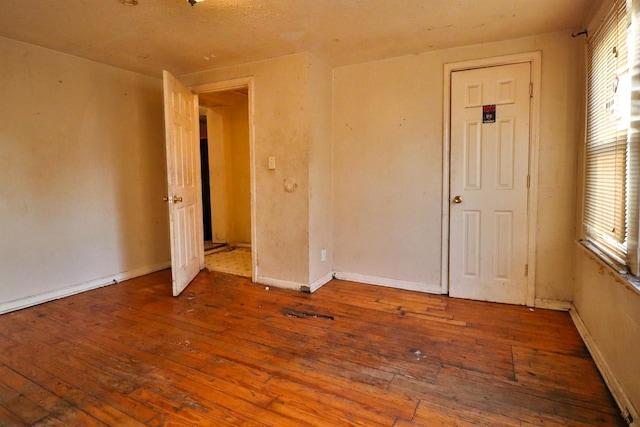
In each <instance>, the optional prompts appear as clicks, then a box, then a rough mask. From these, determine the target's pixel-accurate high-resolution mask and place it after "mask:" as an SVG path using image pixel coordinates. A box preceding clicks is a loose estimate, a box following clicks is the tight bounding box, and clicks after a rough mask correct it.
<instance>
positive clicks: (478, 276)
mask: <svg viewBox="0 0 640 427" xmlns="http://www.w3.org/2000/svg"><path fill="white" fill-rule="evenodd" d="M530 76H531V71H530V65H529V63H522V64H513V65H504V66H497V67H488V68H481V69H474V70H465V71H456V72H453V73H452V76H451V165H450V173H451V175H450V191H451V193H450V194H451V208H450V230H449V237H450V245H449V248H450V253H449V280H450V283H449V294H450V295H451V296H454V297H461V298H471V299H478V300H485V301H496V302H504V303H512V304H525V302H526V289H527V277H526V274H527V266H526V264H527V238H528V230H527V223H528V222H527V215H528V212H527V206H528V184H527V177H528V174H529V172H528V168H529V126H530V124H529V109H530V106H529V104H530V98H529V82H530V79H531V77H530ZM493 105H495V114H494V115H493V116H491V115H489V116H485V111H484V110H483V106H493ZM487 111H491V108H488V110H487ZM456 196H458V197H456Z"/></svg>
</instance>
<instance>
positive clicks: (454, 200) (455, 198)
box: [453, 196, 462, 204]
mask: <svg viewBox="0 0 640 427" xmlns="http://www.w3.org/2000/svg"><path fill="white" fill-rule="evenodd" d="M453 203H455V204H460V203H462V196H456V197H454V198H453Z"/></svg>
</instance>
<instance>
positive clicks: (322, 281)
mask: <svg viewBox="0 0 640 427" xmlns="http://www.w3.org/2000/svg"><path fill="white" fill-rule="evenodd" d="M332 279H333V271H330V272H328V273H327V274H325V275H324V276H322V277H321V278H319V279H318V280H316V281H315V282H313V283H312V284H310V285H309V288H310V290H311V292H312V293H313V292H315V291H317V290H318V289H320V288H321V287H322V286H324V285H326V284H327V283H329V282H330V281H331V280H332Z"/></svg>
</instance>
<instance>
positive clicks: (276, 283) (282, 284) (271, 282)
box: [256, 276, 309, 291]
mask: <svg viewBox="0 0 640 427" xmlns="http://www.w3.org/2000/svg"><path fill="white" fill-rule="evenodd" d="M256 283H259V284H261V285H267V286H273V287H276V288H282V289H293V290H296V291H300V290H304V289H305V288H308V287H309V286H308V285H305V284H304V283H298V282H290V281H288V280H280V279H272V278H270V277H263V276H257V277H256Z"/></svg>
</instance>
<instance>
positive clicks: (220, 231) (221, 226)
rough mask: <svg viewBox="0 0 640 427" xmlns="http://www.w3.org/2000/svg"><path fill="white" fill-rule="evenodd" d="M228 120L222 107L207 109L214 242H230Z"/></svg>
mask: <svg viewBox="0 0 640 427" xmlns="http://www.w3.org/2000/svg"><path fill="white" fill-rule="evenodd" d="M226 120H228V118H226V113H225V111H224V110H223V109H222V108H221V107H216V108H208V109H207V142H208V148H209V190H210V195H211V229H212V231H213V241H214V242H219V243H228V242H229V203H228V186H227V168H226V165H227V163H228V159H227V157H228V151H229V150H228V149H226V148H225V134H224V129H225V126H224V123H225V121H226Z"/></svg>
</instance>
